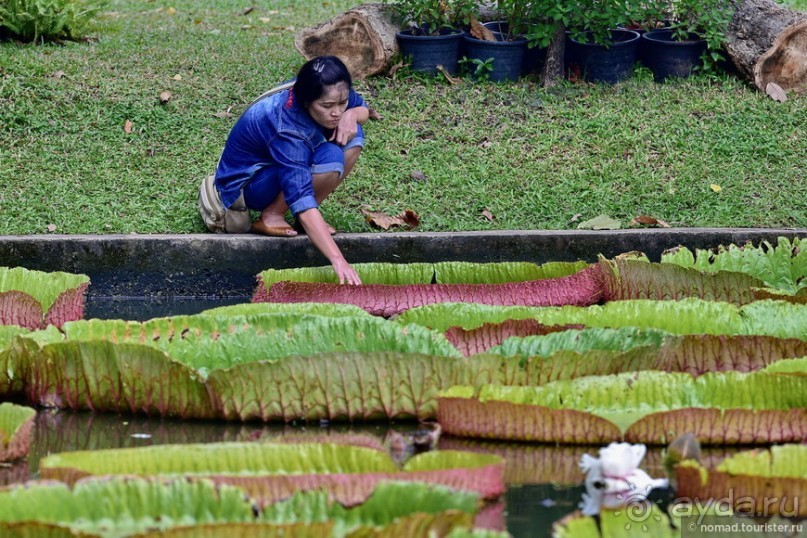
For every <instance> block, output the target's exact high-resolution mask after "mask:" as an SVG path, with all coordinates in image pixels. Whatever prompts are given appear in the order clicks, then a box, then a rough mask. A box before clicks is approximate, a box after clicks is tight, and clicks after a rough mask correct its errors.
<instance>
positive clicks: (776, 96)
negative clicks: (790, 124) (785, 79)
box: [765, 82, 787, 103]
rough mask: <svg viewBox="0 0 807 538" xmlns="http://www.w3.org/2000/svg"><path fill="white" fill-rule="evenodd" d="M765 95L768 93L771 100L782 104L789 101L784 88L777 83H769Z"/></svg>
mask: <svg viewBox="0 0 807 538" xmlns="http://www.w3.org/2000/svg"><path fill="white" fill-rule="evenodd" d="M765 93H767V94H768V96H770V98H771V99H773V100H774V101H778V102H780V103H784V102H785V101H787V93H785V90H783V89H782V87H781V86H779V85H778V84H777V83H775V82H768V84H767V86H765Z"/></svg>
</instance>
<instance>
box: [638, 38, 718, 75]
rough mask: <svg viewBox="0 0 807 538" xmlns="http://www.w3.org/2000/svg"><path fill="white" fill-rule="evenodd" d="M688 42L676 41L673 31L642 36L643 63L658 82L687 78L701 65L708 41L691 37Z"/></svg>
mask: <svg viewBox="0 0 807 538" xmlns="http://www.w3.org/2000/svg"><path fill="white" fill-rule="evenodd" d="M689 37H690V38H691V39H690V40H688V41H676V40H675V39H674V38H673V35H672V30H666V29H662V30H651V31H649V32H646V33H645V34H643V35H642V50H643V54H642V62H643V63H644V64H645V65H646V66H647V67H649V68H650V70H651V71H652V72H653V79H654V80H655V81H656V82H664V81H665V80H666V79H667V78H669V77H680V78H685V77H688V76H690V75H691V74H692V71H694V70H695V68H696V67H698V66H699V65H700V63H701V60H700V58H701V55H702V54H703V53H704V52H705V51H706V40H704V39H699V38H698V36H696V35H690V36H689Z"/></svg>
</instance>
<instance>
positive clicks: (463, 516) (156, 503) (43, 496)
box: [0, 477, 478, 538]
mask: <svg viewBox="0 0 807 538" xmlns="http://www.w3.org/2000/svg"><path fill="white" fill-rule="evenodd" d="M0 502H2V503H3V506H4V510H3V511H2V513H0V531H2V534H3V536H7V537H13V538H17V537H19V538H22V537H33V536H36V537H37V538H55V537H59V538H62V537H65V538H66V537H68V536H92V537H110V536H120V537H135V536H146V535H149V536H151V535H153V534H154V533H155V532H159V534H160V536H170V537H194V538H197V537H202V538H206V537H210V538H214V537H215V538H225V537H226V538H232V537H236V538H252V537H254V538H266V537H267V536H270V537H274V536H277V537H281V536H301V537H308V536H310V537H312V538H314V537H317V538H319V537H322V536H334V537H342V536H350V537H352V536H356V537H358V536H390V537H394V536H409V535H412V536H414V535H415V533H416V532H417V531H418V530H420V529H426V530H427V531H429V532H436V533H438V534H440V535H445V534H448V533H449V532H450V531H451V530H452V529H455V528H467V527H470V525H471V524H472V517H473V514H474V513H475V512H476V510H477V508H478V497H477V496H476V495H474V494H470V493H460V492H457V491H454V490H450V489H448V488H443V487H439V486H434V485H432V486H427V485H423V484H414V483H381V484H379V485H378V487H377V488H376V489H375V490H374V491H373V492H372V495H371V497H370V498H369V499H368V500H367V502H366V503H364V504H361V505H359V506H354V507H345V506H342V505H340V504H338V503H336V502H334V501H332V500H329V499H328V498H327V496H326V495H325V494H324V493H323V492H304V493H299V494H296V495H294V496H292V497H291V498H290V499H288V500H286V501H284V502H282V503H278V504H277V505H276V506H272V507H268V508H267V509H266V510H264V511H259V512H257V513H256V512H255V507H254V506H253V504H252V502H251V500H250V499H248V498H247V497H245V495H244V492H243V491H242V490H240V489H238V488H234V487H231V486H227V485H221V484H213V483H212V482H210V481H207V480H194V481H187V480H149V479H142V478H134V477H124V478H106V479H103V480H84V481H81V482H79V483H78V484H76V485H75V486H74V487H73V488H72V489H71V488H69V487H68V486H67V485H65V484H60V483H53V482H49V483H31V484H29V485H27V486H26V487H22V486H18V487H11V488H6V489H5V490H0Z"/></svg>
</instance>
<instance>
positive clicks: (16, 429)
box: [0, 402, 36, 462]
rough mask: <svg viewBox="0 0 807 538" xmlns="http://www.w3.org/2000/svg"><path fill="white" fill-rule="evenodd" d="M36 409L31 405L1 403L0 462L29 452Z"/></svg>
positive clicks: (20, 456) (11, 459) (17, 457)
mask: <svg viewBox="0 0 807 538" xmlns="http://www.w3.org/2000/svg"><path fill="white" fill-rule="evenodd" d="M34 418H36V411H35V410H33V409H31V408H30V407H24V406H21V405H14V404H12V403H8V402H4V403H0V462H2V461H13V460H16V459H19V458H22V457H23V456H25V455H26V454H28V449H29V447H30V445H31V432H32V430H33V427H34Z"/></svg>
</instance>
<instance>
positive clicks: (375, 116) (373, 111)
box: [367, 107, 384, 120]
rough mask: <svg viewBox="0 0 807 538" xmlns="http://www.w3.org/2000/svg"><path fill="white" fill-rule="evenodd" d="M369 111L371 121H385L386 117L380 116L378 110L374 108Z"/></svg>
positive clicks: (369, 108)
mask: <svg viewBox="0 0 807 538" xmlns="http://www.w3.org/2000/svg"><path fill="white" fill-rule="evenodd" d="M367 110H369V111H370V115H369V118H370V119H371V120H383V119H384V116H382V115H381V114H379V113H378V111H377V110H376V109H374V108H373V107H368V108H367Z"/></svg>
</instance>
